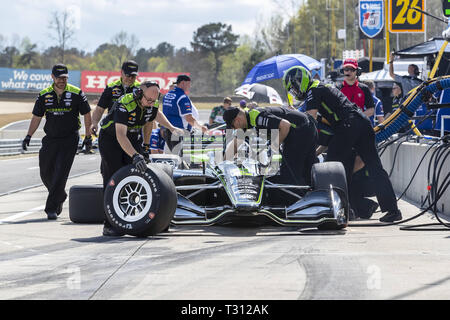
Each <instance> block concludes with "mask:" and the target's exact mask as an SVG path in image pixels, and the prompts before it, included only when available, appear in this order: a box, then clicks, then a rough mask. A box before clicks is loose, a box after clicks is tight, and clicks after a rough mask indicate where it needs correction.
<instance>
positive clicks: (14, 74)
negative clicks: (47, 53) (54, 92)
mask: <svg viewBox="0 0 450 320" xmlns="http://www.w3.org/2000/svg"><path fill="white" fill-rule="evenodd" d="M51 73H52V71H51V70H41V69H10V68H0V91H35V92H39V91H41V90H43V89H45V88H47V87H49V86H51V85H52V83H53V80H52V76H51ZM68 82H69V83H70V84H72V85H74V86H76V87H80V83H81V72H80V71H69V81H68Z"/></svg>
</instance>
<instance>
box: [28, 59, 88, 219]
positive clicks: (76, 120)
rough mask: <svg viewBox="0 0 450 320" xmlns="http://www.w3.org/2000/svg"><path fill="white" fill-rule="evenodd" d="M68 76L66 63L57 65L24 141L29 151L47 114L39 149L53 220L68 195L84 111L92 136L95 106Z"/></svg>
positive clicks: (34, 111) (43, 180)
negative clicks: (90, 103) (91, 129)
mask: <svg viewBox="0 0 450 320" xmlns="http://www.w3.org/2000/svg"><path fill="white" fill-rule="evenodd" d="M68 77H69V72H68V70H67V67H66V66H65V65H63V64H57V65H55V66H54V67H53V69H52V79H53V84H52V85H51V86H50V87H48V88H46V89H44V90H42V91H41V92H40V93H39V97H38V98H37V100H36V103H35V104H34V108H33V112H32V113H33V116H32V118H31V122H30V126H29V128H28V134H27V136H26V137H25V139H24V140H23V142H22V148H23V150H27V146H29V145H30V140H31V136H32V135H33V134H34V133H35V131H36V130H37V128H38V127H39V124H40V123H41V119H42V117H43V116H45V118H46V122H45V126H44V132H45V137H44V138H43V139H42V147H41V150H40V151H39V168H40V175H41V179H42V182H43V183H44V185H45V187H46V188H47V190H48V197H47V202H46V203H45V212H46V213H47V217H48V219H49V220H55V219H57V217H58V215H59V214H60V213H61V210H62V205H63V203H64V201H65V200H66V198H67V194H66V192H65V190H64V188H65V186H66V182H67V178H68V176H69V172H70V169H71V167H72V163H73V159H74V157H75V154H76V152H77V148H78V141H79V139H80V136H79V133H78V130H79V129H80V128H81V124H80V116H79V115H80V114H82V115H84V125H85V127H86V132H85V134H86V137H90V136H91V131H90V127H91V112H90V111H91V108H90V106H89V103H88V100H87V98H86V96H85V94H84V93H83V92H82V91H81V90H80V89H79V88H77V87H75V86H73V85H70V84H68V83H67V79H68Z"/></svg>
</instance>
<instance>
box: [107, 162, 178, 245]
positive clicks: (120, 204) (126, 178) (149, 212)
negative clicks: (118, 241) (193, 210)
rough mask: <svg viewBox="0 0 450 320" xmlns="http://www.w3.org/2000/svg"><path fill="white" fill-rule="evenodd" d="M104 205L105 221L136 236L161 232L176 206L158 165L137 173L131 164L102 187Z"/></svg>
mask: <svg viewBox="0 0 450 320" xmlns="http://www.w3.org/2000/svg"><path fill="white" fill-rule="evenodd" d="M104 206H105V211H106V218H107V219H108V221H109V223H110V224H111V225H112V226H114V227H115V228H117V229H118V230H121V231H123V232H124V233H125V234H129V235H132V236H136V237H147V236H152V235H156V234H158V233H160V232H163V231H164V230H166V229H167V227H168V226H169V224H170V222H171V220H172V218H173V216H174V214H175V210H176V207H177V193H176V189H175V184H174V183H173V181H172V178H171V177H169V175H168V174H167V173H166V172H164V171H163V170H162V169H161V168H159V167H158V166H153V165H150V166H149V167H148V169H147V170H146V172H145V173H140V172H139V171H138V170H137V169H136V168H135V167H134V166H133V165H129V166H126V167H123V168H122V169H120V170H119V171H117V172H116V173H115V174H114V175H113V176H112V178H111V180H110V182H109V183H108V185H107V187H106V190H105V197H104Z"/></svg>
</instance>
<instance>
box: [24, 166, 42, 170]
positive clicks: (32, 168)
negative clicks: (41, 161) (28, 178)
mask: <svg viewBox="0 0 450 320" xmlns="http://www.w3.org/2000/svg"><path fill="white" fill-rule="evenodd" d="M27 169H28V170H36V169H39V167H31V168H27Z"/></svg>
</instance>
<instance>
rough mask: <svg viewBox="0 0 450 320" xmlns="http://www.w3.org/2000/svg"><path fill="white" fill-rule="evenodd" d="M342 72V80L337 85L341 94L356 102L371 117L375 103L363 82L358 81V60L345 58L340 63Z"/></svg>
mask: <svg viewBox="0 0 450 320" xmlns="http://www.w3.org/2000/svg"><path fill="white" fill-rule="evenodd" d="M342 70H343V73H344V78H345V80H344V82H343V83H342V85H340V86H338V89H339V90H341V92H342V93H343V94H345V96H346V97H347V98H348V100H350V101H351V102H353V103H354V104H356V105H357V106H358V107H359V108H360V109H361V110H362V111H363V112H364V114H365V115H366V116H368V117H371V116H372V115H373V114H374V110H375V104H374V102H373V98H372V94H371V92H370V90H369V87H367V86H366V85H365V84H364V83H360V82H359V81H358V75H359V74H358V73H359V70H358V61H356V59H345V60H344V63H343V65H342Z"/></svg>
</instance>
